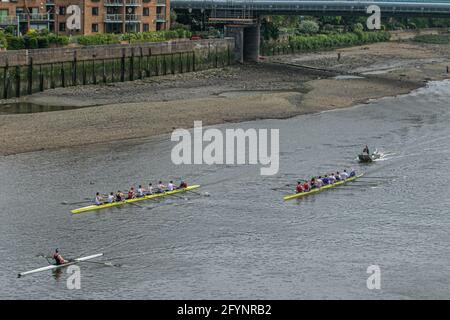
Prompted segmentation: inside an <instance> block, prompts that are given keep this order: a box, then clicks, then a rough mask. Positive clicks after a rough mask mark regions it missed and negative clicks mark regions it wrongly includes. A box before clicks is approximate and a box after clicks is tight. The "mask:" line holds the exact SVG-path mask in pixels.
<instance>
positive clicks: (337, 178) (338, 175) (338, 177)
mask: <svg viewBox="0 0 450 320" xmlns="http://www.w3.org/2000/svg"><path fill="white" fill-rule="evenodd" d="M335 177H336V181H341V180H342V178H341V174H340V173H339V171H336V176H335Z"/></svg>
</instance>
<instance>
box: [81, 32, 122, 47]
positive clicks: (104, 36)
mask: <svg viewBox="0 0 450 320" xmlns="http://www.w3.org/2000/svg"><path fill="white" fill-rule="evenodd" d="M77 42H78V43H79V44H81V45H84V46H92V45H100V44H117V43H120V38H119V36H117V35H116V34H111V33H101V34H94V35H87V36H79V37H78V38H77Z"/></svg>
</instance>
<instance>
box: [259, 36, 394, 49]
mask: <svg viewBox="0 0 450 320" xmlns="http://www.w3.org/2000/svg"><path fill="white" fill-rule="evenodd" d="M389 38H390V34H389V33H388V32H385V31H377V32H364V31H358V32H347V33H332V34H317V35H298V36H293V37H291V38H290V40H289V43H286V42H277V43H266V42H265V43H263V45H262V51H263V52H269V53H270V52H273V51H278V50H279V49H280V48H285V49H286V48H289V50H291V51H299V52H305V51H313V50H324V49H332V48H339V47H348V46H353V45H361V44H365V43H373V42H381V41H387V40H389Z"/></svg>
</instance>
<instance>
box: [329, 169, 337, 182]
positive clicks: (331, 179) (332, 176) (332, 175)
mask: <svg viewBox="0 0 450 320" xmlns="http://www.w3.org/2000/svg"><path fill="white" fill-rule="evenodd" d="M329 179H330V184H333V183H335V182H336V177H335V176H334V173H333V172H332V173H331V174H330V177H329Z"/></svg>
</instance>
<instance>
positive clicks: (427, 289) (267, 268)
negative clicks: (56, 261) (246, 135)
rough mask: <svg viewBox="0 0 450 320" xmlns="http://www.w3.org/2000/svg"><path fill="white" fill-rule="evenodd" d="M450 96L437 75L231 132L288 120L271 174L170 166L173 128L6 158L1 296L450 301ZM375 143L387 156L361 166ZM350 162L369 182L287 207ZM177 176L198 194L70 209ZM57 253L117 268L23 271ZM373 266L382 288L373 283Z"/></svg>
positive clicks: (1, 195) (0, 217) (1, 166)
mask: <svg viewBox="0 0 450 320" xmlns="http://www.w3.org/2000/svg"><path fill="white" fill-rule="evenodd" d="M342 81H350V80H342ZM448 101H450V82H448V81H447V82H446V81H444V82H434V83H430V84H429V86H428V87H426V88H422V89H419V90H417V91H415V92H413V93H411V94H409V95H405V96H399V97H395V98H385V99H381V100H378V101H376V102H372V103H370V104H369V105H364V106H358V107H353V108H348V109H344V110H337V111H331V112H325V113H320V114H311V115H305V116H300V117H296V118H292V119H288V120H265V121H255V122H247V123H241V124H227V125H223V126H221V128H222V129H223V128H236V127H240V128H244V129H245V128H252V127H255V128H279V129H280V149H281V150H280V151H281V155H280V172H279V174H278V175H276V176H272V177H263V176H260V175H259V167H257V166H250V165H242V166H225V165H223V166H222V165H220V166H219V165H217V166H206V165H201V166H198V165H197V166H194V165H190V166H189V165H184V166H175V165H173V164H172V162H171V161H170V152H171V148H172V146H173V143H172V142H170V139H169V137H168V136H161V137H157V138H152V139H146V140H139V141H132V142H130V141H128V142H120V143H113V144H107V145H100V146H86V147H77V148H71V149H64V150H57V151H42V152H33V153H27V154H20V155H14V156H8V157H3V158H1V159H0V179H1V183H0V208H1V209H0V210H1V211H0V231H1V232H0V256H1V259H0V270H1V271H0V272H1V274H0V288H1V289H0V290H1V291H0V298H6V299H14V298H24V299H47V298H57V299H73V298H75V299H91V298H98V299H114V298H117V299H157V298H158V299H175V298H176V299H203V298H205V299H211V298H213V299H227V298H230V299H245V298H257V299H266V298H267V299H315V298H319V299H320V298H330V299H331V298H336V299H343V298H356V299H360V298H368V299H388V298H398V299H419V298H448V297H449V291H450V278H449V277H448V275H449V274H450V265H449V263H448V262H449V261H450V251H449V250H448V246H449V242H450V233H449V231H448V230H449V229H450V215H449V208H450V199H449V185H450V175H449V174H448V172H447V169H448V168H449V164H450V126H449V125H448V124H449V123H450V109H449V104H448ZM365 144H368V145H369V146H370V147H372V149H373V148H378V150H380V151H382V152H383V153H384V157H383V159H382V161H377V162H375V163H372V164H369V165H361V164H358V163H357V162H356V160H355V158H356V155H357V153H358V152H360V150H361V148H362V146H363V145H365ZM352 166H353V167H354V168H355V169H357V170H358V171H364V172H366V176H367V177H368V178H362V179H360V181H359V182H355V183H353V184H349V185H347V186H344V187H339V188H336V189H333V190H330V191H327V192H324V193H321V194H318V195H314V196H311V197H309V198H306V199H304V200H294V201H288V202H283V200H282V196H283V195H286V194H288V193H291V190H289V188H290V187H287V186H286V185H288V184H289V185H292V186H293V185H294V184H295V182H296V179H297V178H307V177H309V176H310V175H312V174H318V173H323V172H330V171H335V170H342V169H344V168H350V167H352ZM167 173H170V174H171V175H170V176H167ZM181 176H182V177H184V178H185V179H187V181H188V182H189V183H191V184H192V183H199V184H202V188H201V189H198V190H199V192H200V193H201V194H202V195H195V194H192V195H187V196H182V197H177V198H171V199H168V198H167V199H165V200H163V201H161V202H159V203H157V202H150V201H146V202H141V203H140V207H138V206H124V207H122V208H115V209H111V210H103V211H98V212H91V213H85V214H80V215H71V214H70V212H69V210H70V209H73V208H76V207H78V206H80V204H77V205H67V204H63V202H70V203H72V202H78V201H80V200H83V199H85V198H86V197H92V195H93V194H94V193H95V192H96V191H97V190H99V191H103V192H107V191H116V190H118V189H122V190H124V189H126V188H127V187H128V186H129V185H131V184H138V183H145V184H146V183H148V181H149V180H152V181H154V182H156V180H158V179H159V178H160V177H161V178H162V179H169V178H173V179H176V178H179V177H181ZM205 192H207V193H208V195H209V196H206V195H205ZM81 206H82V205H81ZM56 247H59V248H60V250H61V251H62V253H63V255H64V256H65V257H76V256H80V255H88V254H94V253H98V252H103V253H105V258H104V260H105V261H111V262H114V263H120V264H122V266H121V267H107V266H103V265H98V264H93V263H84V264H80V267H81V289H79V290H68V289H67V286H66V280H67V278H68V274H67V273H66V270H62V271H61V272H60V273H52V272H50V271H47V272H43V273H39V274H34V275H30V276H27V277H24V278H20V279H18V278H16V275H17V273H18V272H20V271H26V270H30V269H34V268H37V267H40V266H45V265H46V261H45V260H44V259H43V258H40V257H37V255H39V254H41V253H45V254H49V253H50V252H51V251H52V250H54V248H56ZM371 265H377V266H379V268H380V270H381V289H380V290H368V289H367V286H366V280H367V278H368V277H369V274H367V272H366V271H367V268H368V267H369V266H371Z"/></svg>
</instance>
